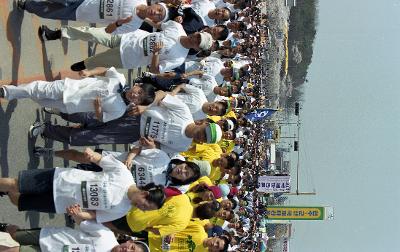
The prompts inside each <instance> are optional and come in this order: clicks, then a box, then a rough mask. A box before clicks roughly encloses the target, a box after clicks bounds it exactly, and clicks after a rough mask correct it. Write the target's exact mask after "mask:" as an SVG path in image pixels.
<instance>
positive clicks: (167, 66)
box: [0, 0, 268, 252]
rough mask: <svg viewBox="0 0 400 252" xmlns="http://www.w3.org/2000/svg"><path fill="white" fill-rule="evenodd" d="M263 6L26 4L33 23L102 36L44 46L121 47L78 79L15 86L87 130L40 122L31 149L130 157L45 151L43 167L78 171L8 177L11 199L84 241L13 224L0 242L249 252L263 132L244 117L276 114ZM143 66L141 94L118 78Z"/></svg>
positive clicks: (231, 2) (10, 89)
mask: <svg viewBox="0 0 400 252" xmlns="http://www.w3.org/2000/svg"><path fill="white" fill-rule="evenodd" d="M259 5H260V2H259V1H258V0H215V1H211V0H191V1H190V0H165V1H163V2H153V3H150V2H146V1H143V0H74V1H73V0H41V1H37V0H17V6H18V8H19V9H20V10H21V11H26V12H29V13H32V14H35V15H38V16H40V17H43V18H48V19H56V20H76V21H82V22H88V23H96V24H97V25H98V26H99V27H90V26H83V27H73V26H64V27H58V28H56V29H51V28H49V27H47V26H45V25H41V26H40V27H39V30H38V34H39V38H40V39H41V40H42V41H43V43H49V42H47V41H56V40H62V39H70V40H83V41H90V42H95V43H98V44H101V45H104V46H106V47H109V49H108V50H106V51H104V52H101V53H98V54H96V55H91V56H90V57H88V58H86V59H83V60H82V61H79V62H76V63H74V64H73V65H71V70H72V71H77V72H79V74H80V76H81V79H79V80H75V79H70V78H66V79H63V80H54V81H33V82H31V83H26V84H23V83H21V84H18V85H17V86H14V85H4V86H2V87H0V98H4V99H8V100H12V99H24V98H29V99H31V100H33V101H35V102H37V103H38V104H39V105H40V106H42V107H43V108H42V109H43V111H44V112H45V113H48V114H50V115H52V116H59V117H61V118H62V119H64V120H66V121H69V122H72V123H75V124H76V125H73V126H63V125H53V124H51V123H50V122H35V123H33V124H32V126H31V127H30V129H29V134H30V136H31V137H32V138H36V137H44V138H49V139H53V140H56V141H60V142H63V143H67V144H69V145H70V146H89V145H100V144H130V147H129V151H127V152H113V151H108V150H103V149H95V150H92V149H90V148H86V149H85V151H84V152H81V151H78V150H76V149H74V148H73V147H71V148H70V149H64V150H54V149H52V148H45V147H41V146H36V147H35V148H34V150H33V151H34V155H35V156H37V157H43V158H49V157H58V158H62V159H65V160H73V161H75V162H77V163H78V165H77V166H75V167H67V168H52V167H46V168H48V169H39V170H26V171H22V172H20V173H19V175H18V177H17V178H0V196H1V197H5V196H8V198H9V199H10V201H11V202H12V204H14V205H15V206H16V207H17V208H18V211H38V212H46V213H57V214H63V213H66V214H68V215H70V216H71V218H73V220H74V221H75V222H76V223H77V224H78V225H79V229H71V228H67V227H64V228H54V227H43V228H40V229H32V230H26V229H20V228H19V227H17V226H15V225H12V224H6V223H1V224H0V231H3V232H8V233H9V234H10V235H11V237H12V238H13V239H14V240H15V241H17V242H19V244H20V246H19V247H15V248H14V249H15V250H11V249H12V248H10V251H52V252H53V251H182V252H183V251H199V252H200V251H215V252H217V251H240V250H243V249H244V247H243V246H242V245H241V241H244V240H245V239H246V237H248V236H249V234H251V232H252V229H253V226H254V224H253V222H254V218H253V217H254V213H250V212H251V211H253V209H252V207H251V205H249V204H253V198H252V197H251V195H252V191H251V190H250V191H249V189H248V188H249V185H250V184H251V183H253V182H254V181H251V179H250V177H251V176H252V175H253V173H252V171H251V169H252V164H251V160H252V157H251V156H249V155H248V154H249V153H251V150H252V148H253V145H252V144H251V141H252V135H253V133H255V132H256V131H257V130H258V128H257V125H256V124H252V123H251V122H249V121H248V120H247V119H246V117H245V112H248V111H250V110H251V109H253V108H257V107H263V106H264V104H265V97H264V96H263V90H261V88H260V79H261V74H262V73H261V68H260V61H259V59H258V57H259V55H260V53H262V51H263V50H264V46H265V43H267V42H268V41H266V40H267V37H266V32H265V28H266V26H265V23H266V19H267V15H266V14H265V13H262V12H261V9H260V7H259ZM102 25H105V27H101V26H102ZM52 43H54V42H52ZM138 67H142V68H143V67H145V68H146V67H147V69H148V70H147V71H146V72H143V74H142V75H141V76H138V77H137V78H136V79H135V80H134V83H127V81H126V79H125V77H124V75H123V74H122V73H120V72H118V71H117V69H119V68H125V69H132V68H138ZM252 214H253V217H252ZM127 238H128V239H127ZM242 243H243V242H242ZM247 251H249V250H247Z"/></svg>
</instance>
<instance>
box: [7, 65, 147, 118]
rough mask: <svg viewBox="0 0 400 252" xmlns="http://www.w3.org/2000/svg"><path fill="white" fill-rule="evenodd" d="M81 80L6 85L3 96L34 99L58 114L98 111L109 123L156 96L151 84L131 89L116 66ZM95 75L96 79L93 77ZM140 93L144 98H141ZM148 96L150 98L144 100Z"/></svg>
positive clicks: (97, 115)
mask: <svg viewBox="0 0 400 252" xmlns="http://www.w3.org/2000/svg"><path fill="white" fill-rule="evenodd" d="M80 74H81V76H82V77H84V78H83V79H80V80H74V79H70V78H66V79H64V80H55V81H52V82H47V81H34V82H31V83H29V84H20V85H18V86H14V85H4V86H2V87H1V88H0V89H1V90H0V97H1V98H6V99H8V100H13V99H22V98H31V99H32V100H34V101H36V102H37V103H39V104H40V105H41V106H45V107H50V108H53V109H54V111H57V112H55V113H59V112H61V113H65V114H73V113H79V112H96V117H97V119H98V120H99V121H102V122H108V121H112V120H114V119H117V118H119V117H121V116H122V115H123V114H124V113H125V112H126V109H127V107H128V105H129V104H130V103H133V104H141V103H142V101H146V100H147V102H145V103H147V104H145V105H148V104H150V103H151V102H152V101H153V99H154V96H155V92H154V90H155V89H154V88H152V87H151V86H150V85H149V84H143V85H142V87H141V86H140V85H135V86H134V87H132V88H131V89H129V90H128V89H127V88H126V87H125V85H126V79H125V77H124V75H123V74H121V73H119V72H117V71H116V70H115V68H114V67H111V68H109V69H106V68H97V69H93V70H91V71H89V70H84V71H81V73H80ZM92 75H95V76H93V77H90V76H92ZM138 94H140V96H139V95H138ZM145 97H148V98H149V99H147V98H146V99H144V98H145Z"/></svg>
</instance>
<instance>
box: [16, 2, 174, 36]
mask: <svg viewBox="0 0 400 252" xmlns="http://www.w3.org/2000/svg"><path fill="white" fill-rule="evenodd" d="M18 7H20V8H21V9H24V10H26V11H28V12H30V13H33V14H36V15H38V16H40V17H42V18H49V19H61V20H73V21H80V22H88V23H97V24H109V25H110V26H109V27H108V29H110V30H112V31H113V30H115V29H116V30H117V31H116V33H118V34H120V33H126V32H132V31H135V30H137V29H139V27H140V26H141V25H142V23H143V21H144V19H145V18H148V19H150V20H151V21H153V22H155V23H158V22H165V21H166V20H168V13H169V10H168V7H167V6H166V5H165V4H163V3H158V4H153V5H150V6H147V1H146V0H76V1H64V2H63V3H62V4H61V3H60V2H58V1H51V0H43V1H34V0H26V1H25V0H19V1H18ZM40 29H41V30H40V33H42V32H43V30H44V29H47V26H44V27H43V26H41V28H40Z"/></svg>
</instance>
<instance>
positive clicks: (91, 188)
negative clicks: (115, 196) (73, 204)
mask: <svg viewBox="0 0 400 252" xmlns="http://www.w3.org/2000/svg"><path fill="white" fill-rule="evenodd" d="M81 192H82V206H83V208H85V209H91V210H105V209H110V208H111V197H110V195H109V184H108V182H105V181H82V183H81Z"/></svg>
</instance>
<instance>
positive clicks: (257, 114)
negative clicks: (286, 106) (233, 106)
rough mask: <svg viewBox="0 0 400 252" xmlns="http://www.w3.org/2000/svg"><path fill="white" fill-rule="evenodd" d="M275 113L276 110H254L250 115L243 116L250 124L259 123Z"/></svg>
mask: <svg viewBox="0 0 400 252" xmlns="http://www.w3.org/2000/svg"><path fill="white" fill-rule="evenodd" d="M276 111H278V110H277V109H268V108H262V109H256V110H254V111H252V112H250V113H247V114H246V115H245V118H246V119H247V120H249V121H252V122H256V121H261V120H264V119H266V118H267V117H270V116H271V115H272V114H273V113H275V112H276Z"/></svg>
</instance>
